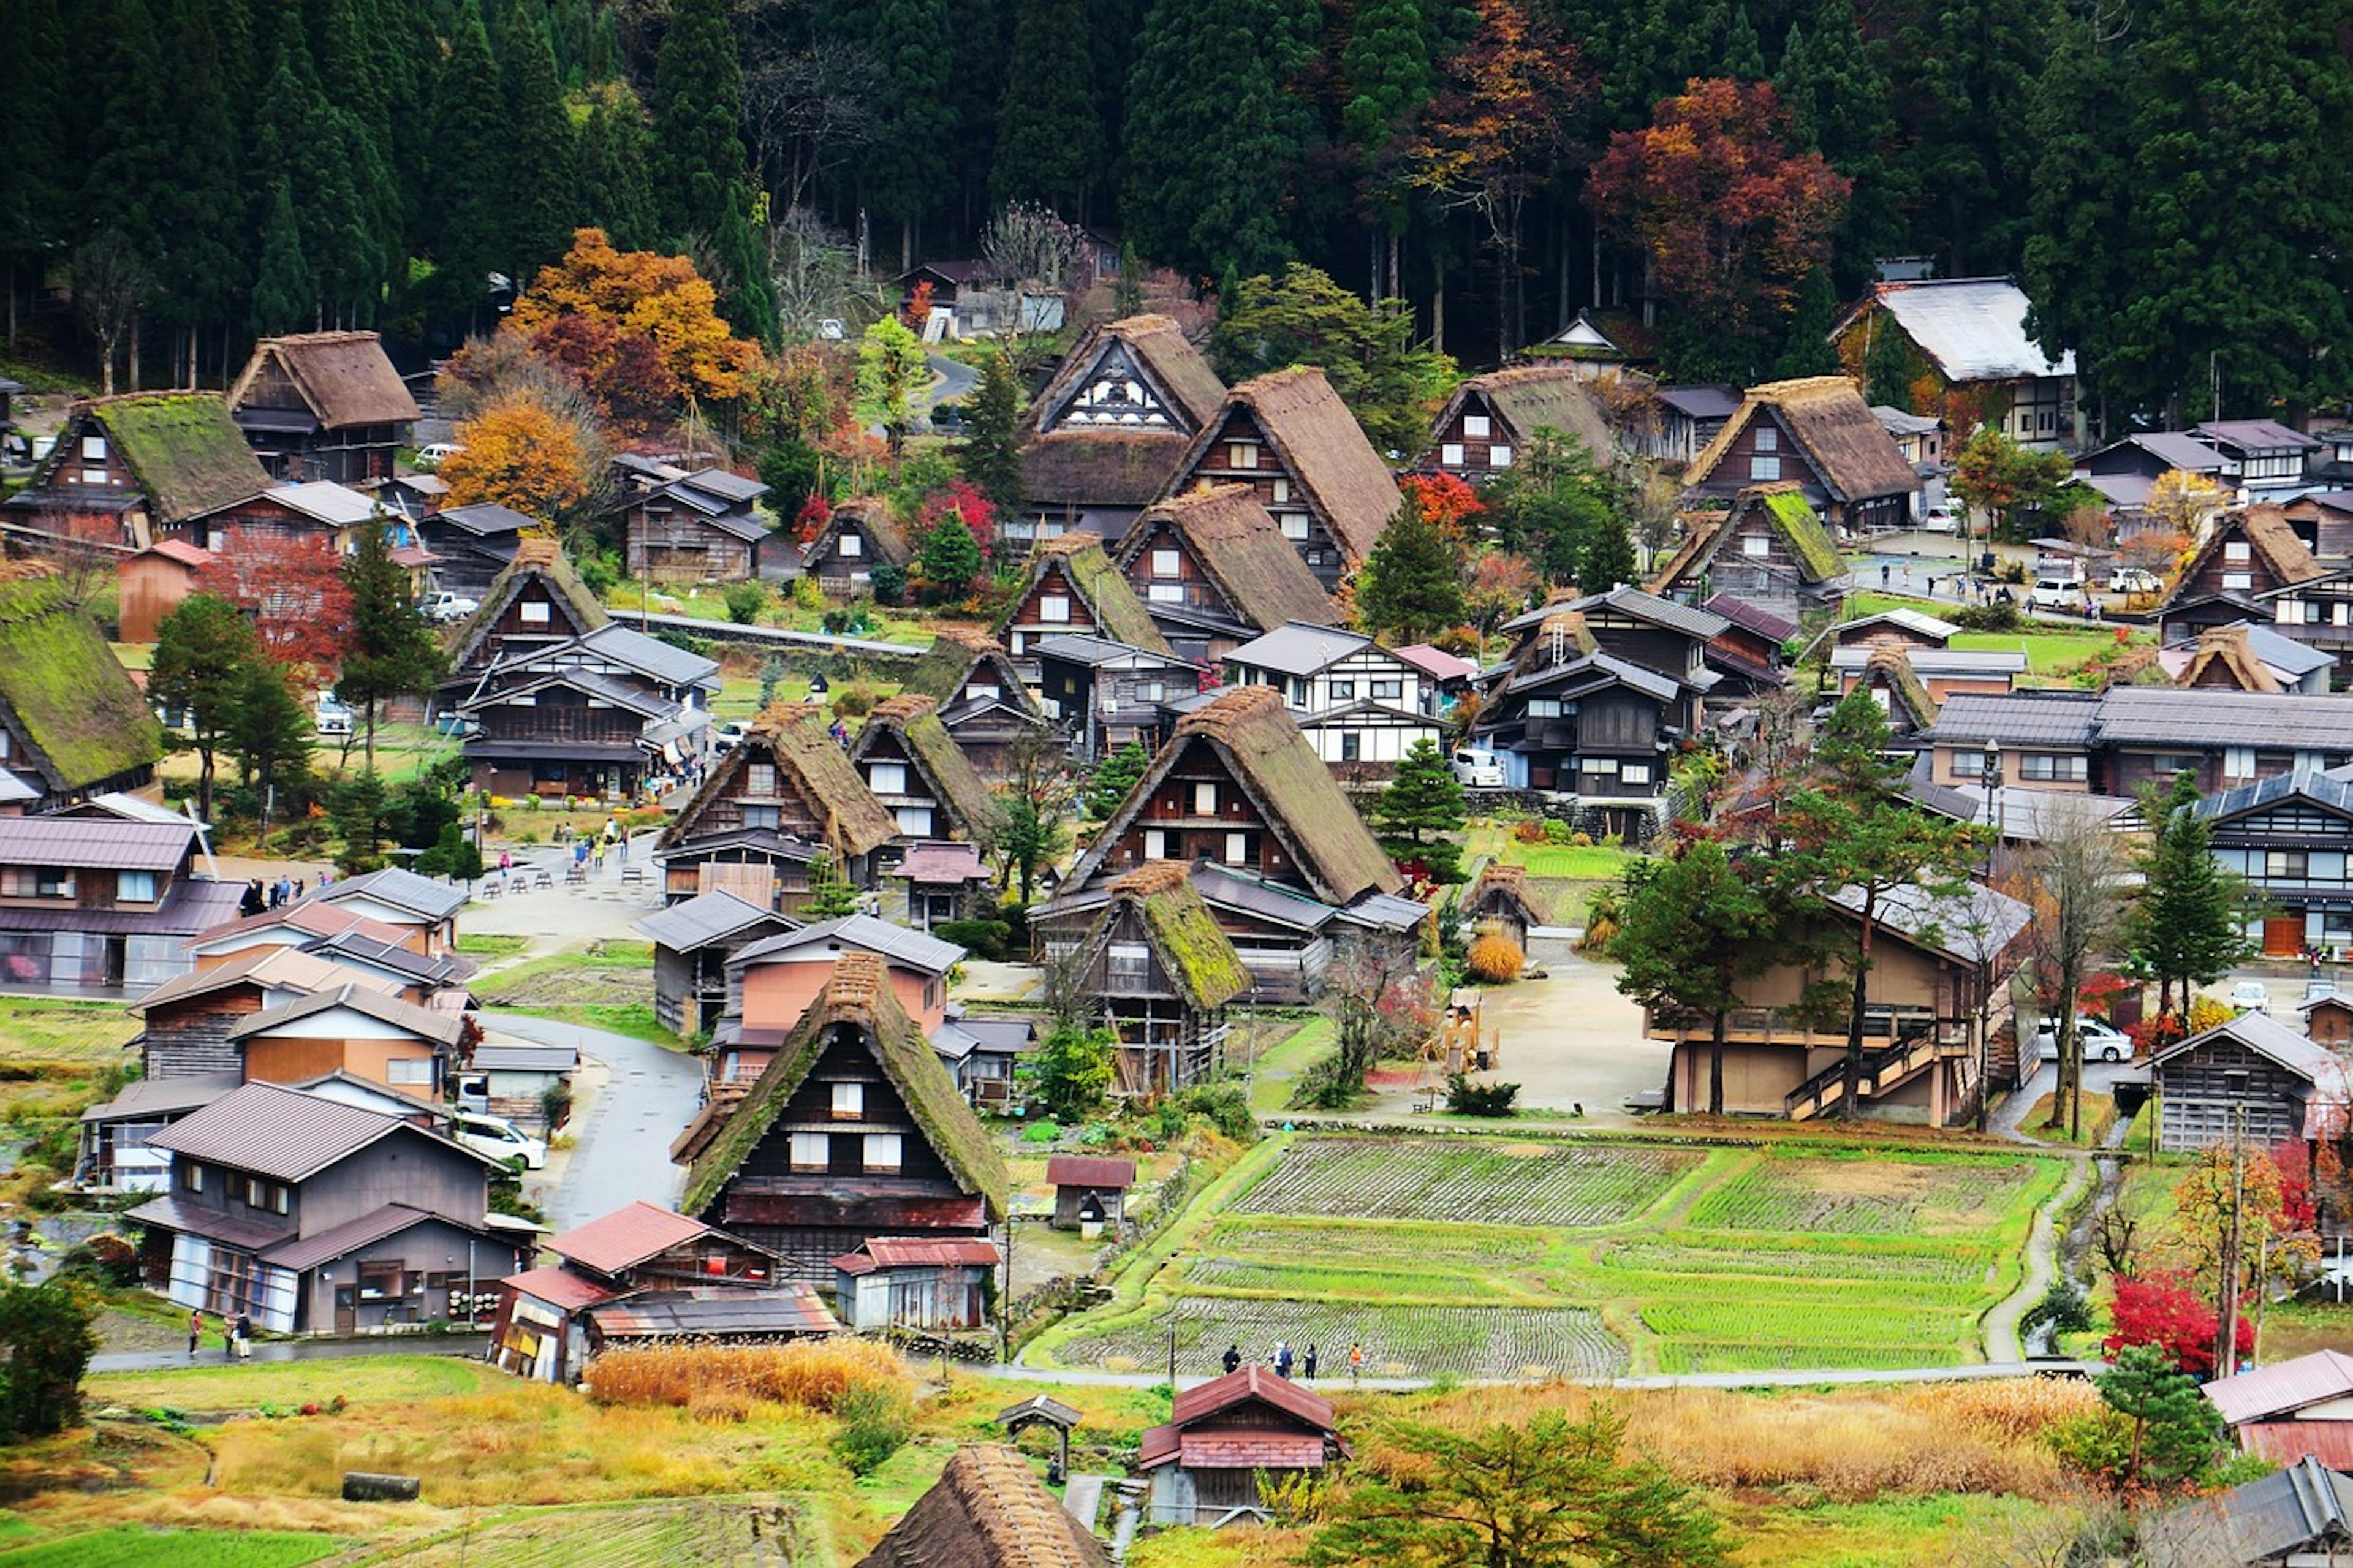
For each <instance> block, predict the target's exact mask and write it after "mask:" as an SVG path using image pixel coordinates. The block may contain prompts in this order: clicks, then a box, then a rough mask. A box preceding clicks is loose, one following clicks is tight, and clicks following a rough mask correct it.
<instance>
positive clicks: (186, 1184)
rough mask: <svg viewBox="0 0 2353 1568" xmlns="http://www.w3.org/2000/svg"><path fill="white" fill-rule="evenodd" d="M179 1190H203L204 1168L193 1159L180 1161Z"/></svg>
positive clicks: (197, 1191) (189, 1191)
mask: <svg viewBox="0 0 2353 1568" xmlns="http://www.w3.org/2000/svg"><path fill="white" fill-rule="evenodd" d="M180 1190H181V1191H182V1192H184V1193H201V1192H203V1191H204V1190H205V1168H204V1167H203V1166H202V1165H199V1164H197V1163H195V1161H193V1160H183V1161H181V1162H180Z"/></svg>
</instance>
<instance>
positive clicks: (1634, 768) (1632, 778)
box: [1618, 763, 1651, 784]
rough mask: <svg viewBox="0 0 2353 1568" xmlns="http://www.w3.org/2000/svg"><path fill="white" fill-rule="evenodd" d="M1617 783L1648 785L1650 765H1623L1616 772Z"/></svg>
mask: <svg viewBox="0 0 2353 1568" xmlns="http://www.w3.org/2000/svg"><path fill="white" fill-rule="evenodd" d="M1618 782H1619V783H1620V784H1649V783H1650V782H1651V764H1650V763H1625V764H1623V765H1622V766H1620V768H1619V770H1618Z"/></svg>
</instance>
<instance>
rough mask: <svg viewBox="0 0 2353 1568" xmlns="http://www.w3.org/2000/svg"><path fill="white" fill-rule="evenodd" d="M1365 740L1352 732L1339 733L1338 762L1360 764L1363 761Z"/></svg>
mask: <svg viewBox="0 0 2353 1568" xmlns="http://www.w3.org/2000/svg"><path fill="white" fill-rule="evenodd" d="M1364 752H1365V738H1364V737H1363V736H1362V735H1360V734H1358V733H1357V732H1356V731H1354V730H1343V731H1340V760H1341V761H1342V762H1344V763H1361V762H1363V761H1364V760H1365V754H1364Z"/></svg>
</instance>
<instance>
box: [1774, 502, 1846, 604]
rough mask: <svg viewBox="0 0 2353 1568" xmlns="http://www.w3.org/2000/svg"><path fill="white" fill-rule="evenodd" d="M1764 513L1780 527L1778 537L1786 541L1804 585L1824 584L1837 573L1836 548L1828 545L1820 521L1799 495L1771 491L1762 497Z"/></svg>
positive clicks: (1829, 543)
mask: <svg viewBox="0 0 2353 1568" xmlns="http://www.w3.org/2000/svg"><path fill="white" fill-rule="evenodd" d="M1765 510H1767V512H1769V513H1771V514H1772V518H1773V521H1775V522H1776V523H1778V524H1779V525H1780V529H1781V537H1782V538H1784V539H1786V540H1788V542H1789V549H1790V550H1791V551H1792V552H1794V553H1795V554H1796V555H1797V557H1798V564H1799V565H1800V566H1802V567H1803V568H1804V569H1805V573H1806V581H1807V582H1809V583H1827V582H1829V581H1830V580H1831V578H1833V577H1835V576H1837V575H1838V574H1839V572H1840V569H1841V562H1840V560H1839V552H1838V546H1837V545H1835V544H1832V543H1831V536H1830V534H1829V532H1828V531H1825V530H1824V529H1823V527H1822V520H1821V519H1820V518H1819V517H1817V516H1815V515H1814V509H1813V508H1812V507H1810V506H1809V505H1808V504H1806V498H1805V497H1804V496H1803V495H1801V494H1799V492H1798V491H1797V490H1795V489H1786V490H1773V491H1771V492H1769V493H1768V494H1767V495H1766V497H1765Z"/></svg>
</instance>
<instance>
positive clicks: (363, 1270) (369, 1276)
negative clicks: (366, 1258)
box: [360, 1258, 400, 1301]
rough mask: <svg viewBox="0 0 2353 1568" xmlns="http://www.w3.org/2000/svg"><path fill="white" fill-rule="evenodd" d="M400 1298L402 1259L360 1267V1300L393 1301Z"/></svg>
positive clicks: (365, 1264) (387, 1259) (392, 1259)
mask: <svg viewBox="0 0 2353 1568" xmlns="http://www.w3.org/2000/svg"><path fill="white" fill-rule="evenodd" d="M399 1298H400V1259H398V1258H386V1259H385V1260H384V1261H383V1262H380V1263H363V1264H361V1265H360V1300H363V1301H392V1300H399Z"/></svg>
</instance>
